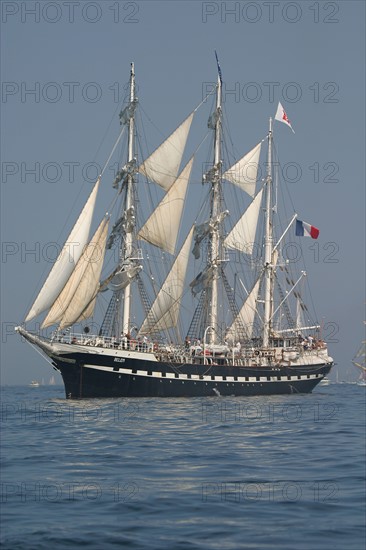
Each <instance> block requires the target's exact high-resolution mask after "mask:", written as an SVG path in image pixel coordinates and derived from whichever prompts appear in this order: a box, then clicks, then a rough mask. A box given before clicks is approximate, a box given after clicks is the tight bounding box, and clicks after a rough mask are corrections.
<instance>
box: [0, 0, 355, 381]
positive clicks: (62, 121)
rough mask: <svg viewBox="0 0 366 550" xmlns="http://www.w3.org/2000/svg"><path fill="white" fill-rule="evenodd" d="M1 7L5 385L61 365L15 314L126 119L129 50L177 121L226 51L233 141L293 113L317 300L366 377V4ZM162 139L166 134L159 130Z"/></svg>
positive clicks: (336, 351) (155, 108)
mask: <svg viewBox="0 0 366 550" xmlns="http://www.w3.org/2000/svg"><path fill="white" fill-rule="evenodd" d="M1 8H2V14H1V16H2V19H1V21H2V22H1V26H2V29H1V30H2V33H1V34H2V38H1V40H2V42H1V51H2V54H1V55H2V57H1V78H2V97H1V117H2V127H1V150H2V157H1V162H2V164H1V166H2V181H1V194H2V197H1V199H2V200H1V208H2V211H1V237H2V264H1V267H2V278H1V320H2V357H1V382H2V384H14V383H19V384H21V383H28V382H29V381H30V380H31V379H36V378H38V379H41V378H45V379H46V380H47V379H48V377H49V376H50V375H51V373H50V370H49V367H48V365H47V364H46V363H45V362H44V361H43V360H42V359H41V358H40V356H39V355H37V354H36V353H35V352H34V351H33V350H32V349H31V348H30V347H29V346H28V345H26V344H25V343H22V342H21V341H20V339H19V337H18V336H17V335H14V334H13V333H12V330H11V327H12V326H14V325H16V324H19V323H20V322H22V320H23V319H24V316H25V314H26V311H27V308H28V306H30V305H31V303H30V302H31V300H32V297H34V294H35V292H36V290H37V289H38V288H39V286H40V284H41V280H42V279H43V278H44V275H45V273H46V271H47V269H48V268H49V263H47V262H45V261H44V258H43V259H42V253H41V252H42V246H44V244H45V243H46V242H53V241H55V240H56V239H57V237H58V236H59V235H60V233H62V230H63V229H64V230H65V227H66V230H67V228H68V227H70V224H71V223H72V218H70V219H69V218H68V216H69V214H70V204H74V203H75V210H74V215H75V213H76V212H77V211H78V209H80V208H81V206H82V203H83V200H84V198H85V197H86V194H87V192H88V189H89V188H90V182H89V183H88V182H85V174H86V168H87V164H88V163H90V162H98V163H102V162H103V160H105V158H106V155H107V151H108V150H109V148H110V147H111V145H112V140H111V139H110V137H109V141H108V140H105V141H104V142H102V138H103V136H104V134H105V132H106V130H107V128H108V125H109V124H110V123H111V121H112V128H113V124H114V125H115V127H116V131H117V127H118V118H116V109H117V107H118V103H117V101H116V99H117V98H116V94H118V92H120V94H119V95H120V96H121V97H122V95H123V93H122V92H123V86H124V85H125V84H126V82H127V81H128V75H129V66H130V62H131V61H134V62H135V68H136V79H137V83H138V86H139V88H138V95H139V98H140V100H141V103H142V105H143V108H144V110H145V111H146V112H147V113H148V114H149V116H150V117H151V118H152V119H153V121H154V123H155V124H156V126H157V127H158V128H159V129H160V131H161V133H162V135H167V134H168V133H169V132H171V131H172V130H173V129H174V127H175V126H176V125H178V124H179V122H180V121H181V120H183V118H184V117H185V116H186V115H187V114H188V113H189V112H190V110H192V109H193V108H194V107H195V106H196V105H197V104H198V103H199V102H200V100H201V99H202V94H203V90H204V89H205V87H206V85H207V83H210V82H213V81H214V80H215V79H216V65H215V58H214V50H217V51H218V54H219V58H220V64H221V68H222V73H223V79H224V89H223V92H224V101H225V109H226V113H227V116H228V119H229V122H230V130H231V135H232V138H233V140H234V142H235V143H236V147H237V149H239V150H241V151H243V152H244V151H246V150H248V149H249V148H250V147H252V146H253V145H254V144H255V143H257V141H256V140H258V139H260V138H262V137H263V136H264V135H265V132H266V127H267V120H268V117H269V116H270V115H274V113H275V110H276V106H277V103H278V101H281V102H282V103H283V105H284V106H285V108H286V110H287V112H288V114H289V117H290V119H291V121H292V123H293V126H294V129H295V131H296V134H295V135H292V133H291V132H290V131H289V130H288V129H287V128H286V127H285V126H284V125H280V126H281V127H279V128H278V129H276V133H277V137H278V140H279V143H278V146H279V148H280V153H281V158H282V161H283V162H287V163H291V162H294V163H297V166H300V168H301V178H299V180H298V181H296V182H295V183H293V184H292V188H291V192H292V196H293V200H294V203H295V204H296V206H297V207H298V209H299V210H301V211H302V212H306V217H305V219H306V221H310V222H311V223H313V224H314V225H316V226H317V227H319V228H320V229H321V236H320V240H319V249H318V253H319V254H317V253H316V251H315V250H314V249H311V248H310V246H311V244H312V243H308V242H307V240H306V243H304V244H303V253H304V256H306V262H307V268H308V273H309V277H311V286H312V292H313V298H314V301H315V305H316V310H317V313H318V316H319V319H320V320H323V321H324V322H328V323H329V322H331V323H334V324H335V325H336V327H337V329H338V328H339V331H338V332H337V334H336V335H335V339H336V340H338V341H336V342H333V343H332V345H331V353H332V355H333V356H334V357H335V359H336V361H337V363H338V364H339V367H340V372H341V376H343V375H344V376H345V377H348V378H352V376H353V374H354V377H356V373H354V371H353V370H352V367H351V366H350V360H351V358H352V356H353V355H354V353H355V351H356V348H357V347H358V345H359V343H360V341H361V339H362V337H363V326H362V322H363V319H364V315H365V313H364V310H365V308H364V304H365V285H364V278H365V256H364V250H365V241H364V234H365V111H364V103H365V102H364V97H365V55H364V52H365V30H364V28H365V27H364V21H365V13H364V12H365V5H364V2H361V1H360V2H358V1H347V2H346V1H337V2H323V1H320V2H307V1H302V2H197V1H195V2H190V1H186V2H155V1H145V2H144V1H142V2H141V1H138V2H117V1H112V0H105V1H102V2H100V1H99V2H84V1H82V0H80V1H79V2H75V3H74V4H73V5H72V4H71V2H70V3H69V2H32V1H28V2H12V1H9V2H5V1H3V2H2V3H1ZM31 90H34V92H33V93H32V91H31ZM117 113H118V110H117ZM113 117H114V118H113ZM282 126H283V127H282ZM152 139H153V140H156V142H154V141H152V142H151V146H152V147H154V146H156V145H157V144H158V140H159V139H160V138H159V135H158V134H156V135H155V136H154V137H153V138H152ZM101 143H102V145H101ZM100 145H101V147H100ZM37 163H38V164H37ZM72 163H79V164H78V165H77V164H75V165H74V164H72ZM55 166H56V168H55ZM71 166H73V167H74V176H75V177H74V181H73V182H71V181H70V179H71V178H70V170H71ZM32 168H33V169H35V173H33V174H32V173H31V172H30V171H29V170H31V169H32ZM58 170H61V172H60V173H58ZM38 174H39V177H38ZM197 177H198V176H197ZM52 179H54V180H55V181H54V182H52ZM299 205H301V208H299ZM68 223H69V225H68ZM37 243H38V244H37ZM332 243H335V247H334V246H333V245H332ZM37 246H38V248H37ZM31 250H35V251H36V252H35V253H34V254H31V253H30V251H31ZM38 251H39V252H40V253H39V254H38ZM332 251H336V252H335V255H334V256H329V253H330V252H332ZM330 260H337V261H330Z"/></svg>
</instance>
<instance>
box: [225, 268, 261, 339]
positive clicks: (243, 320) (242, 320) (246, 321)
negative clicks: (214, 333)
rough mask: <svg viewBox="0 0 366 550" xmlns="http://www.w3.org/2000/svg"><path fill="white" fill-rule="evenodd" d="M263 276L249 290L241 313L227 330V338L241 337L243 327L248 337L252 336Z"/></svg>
mask: <svg viewBox="0 0 366 550" xmlns="http://www.w3.org/2000/svg"><path fill="white" fill-rule="evenodd" d="M260 281H261V277H259V279H258V280H257V282H256V283H255V285H254V287H253V288H252V290H251V291H250V292H249V294H248V296H247V298H246V300H245V302H244V304H243V306H242V308H241V310H240V312H239V314H238V315H237V317H236V318H235V319H234V321H233V323H232V325H231V326H230V327H229V328H228V330H227V332H226V336H225V338H226V339H230V340H233V341H234V340H237V339H239V337H240V335H241V333H242V332H243V328H244V329H245V335H246V337H247V338H251V337H252V333H253V326H254V317H255V314H256V311H257V308H256V302H257V298H258V292H259V285H260Z"/></svg>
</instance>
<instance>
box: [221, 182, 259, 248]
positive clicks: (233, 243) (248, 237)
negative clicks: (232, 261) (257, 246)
mask: <svg viewBox="0 0 366 550" xmlns="http://www.w3.org/2000/svg"><path fill="white" fill-rule="evenodd" d="M262 194H263V189H261V190H260V191H259V193H258V194H257V195H256V197H255V199H254V200H253V201H252V202H251V203H250V205H249V206H248V208H247V209H246V211H245V212H244V214H243V216H242V217H241V218H240V219H239V221H238V222H237V223H236V225H235V226H234V227H233V229H232V230H231V231H230V233H229V234H228V235H227V237H226V238H225V240H224V245H225V246H226V247H227V248H234V249H235V250H240V251H241V252H245V253H246V254H252V253H253V246H254V240H255V234H256V230H257V222H258V215H259V210H260V206H261V201H262Z"/></svg>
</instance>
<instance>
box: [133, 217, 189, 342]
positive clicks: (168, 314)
mask: <svg viewBox="0 0 366 550" xmlns="http://www.w3.org/2000/svg"><path fill="white" fill-rule="evenodd" d="M193 230H194V228H193V227H192V229H191V230H190V232H189V233H188V236H187V238H186V240H185V241H184V244H183V246H182V248H181V249H180V252H179V254H178V256H177V257H176V259H175V262H174V263H173V265H172V268H171V270H170V272H169V274H168V276H167V278H166V279H165V281H164V283H163V286H162V287H161V289H160V291H159V293H158V295H157V297H156V299H155V301H154V303H153V305H152V307H151V310H150V311H149V313H148V314H147V316H146V318H145V320H144V322H143V323H142V326H141V328H140V331H139V334H148V333H151V332H159V331H161V330H167V329H169V328H172V327H175V326H177V323H178V316H179V309H180V303H181V298H182V295H183V290H184V280H185V277H186V271H187V265H188V258H189V250H190V247H191V243H192V236H193Z"/></svg>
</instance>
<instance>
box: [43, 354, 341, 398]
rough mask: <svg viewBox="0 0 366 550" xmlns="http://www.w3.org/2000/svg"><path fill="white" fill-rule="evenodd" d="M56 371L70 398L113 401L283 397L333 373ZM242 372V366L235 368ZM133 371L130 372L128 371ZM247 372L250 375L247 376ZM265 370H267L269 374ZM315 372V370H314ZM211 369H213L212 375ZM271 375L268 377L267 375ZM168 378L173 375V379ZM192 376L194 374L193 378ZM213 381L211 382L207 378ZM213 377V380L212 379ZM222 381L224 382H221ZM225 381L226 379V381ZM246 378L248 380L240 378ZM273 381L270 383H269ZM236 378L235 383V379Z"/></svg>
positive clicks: (61, 366)
mask: <svg viewBox="0 0 366 550" xmlns="http://www.w3.org/2000/svg"><path fill="white" fill-rule="evenodd" d="M54 364H55V366H56V368H57V369H58V370H59V371H60V372H61V375H62V378H63V381H64V385H65V394H66V398H68V399H82V398H98V397H99V398H110V397H209V396H255V395H257V396H260V395H281V394H293V393H310V392H311V391H312V390H313V389H314V387H315V386H316V385H317V384H318V383H319V382H320V381H321V380H322V379H323V377H324V376H325V375H326V374H327V373H328V372H329V371H330V368H331V366H330V365H321V366H318V367H317V369H316V373H315V374H314V373H313V374H304V371H305V368H302V369H301V372H302V373H303V374H297V372H298V369H297V368H296V369H293V368H291V367H290V368H288V369H286V373H284V372H283V369H281V370H280V371H278V370H277V371H276V373H275V375H274V373H273V372H271V373H269V371H268V369H263V368H258V369H253V368H250V369H245V370H246V374H249V376H240V374H241V375H243V374H245V373H243V372H237V373H236V376H233V377H232V378H234V381H228V378H231V376H230V374H226V375H225V374H224V372H226V370H225V369H224V372H223V369H222V368H220V372H221V374H220V375H216V376H215V375H214V374H207V372H206V373H205V375H197V376H203V379H192V378H188V376H190V375H189V374H186V373H184V372H183V371H184V370H186V369H184V368H183V365H182V366H180V367H179V366H175V367H174V368H175V369H176V370H177V371H178V370H179V371H180V372H179V373H175V372H169V371H168V370H167V368H164V364H158V365H154V369H155V370H154V371H151V374H147V372H149V371H146V374H136V373H134V372H133V371H134V370H141V369H133V368H132V369H128V368H123V369H119V370H115V369H113V367H100V366H95V365H93V366H89V365H88V366H86V365H84V364H74V365H71V364H70V363H65V362H63V361H60V360H57V361H54ZM234 368H235V369H236V370H237V371H242V370H243V369H241V368H240V367H234ZM126 370H130V371H131V372H126ZM248 370H250V371H251V372H250V373H248ZM263 370H265V371H267V372H266V373H264V372H263ZM312 370H314V369H312ZM211 371H212V369H210V372H211ZM266 374H268V376H266ZM167 375H173V376H174V378H170V376H169V377H168V376H167ZM191 376H192V375H191ZM208 378H210V379H208ZM212 378H214V379H212ZM219 378H220V379H221V380H219ZM225 378H226V380H225ZM243 378H244V379H245V378H247V379H248V380H247V381H245V380H244V381H242V380H241V379H243ZM267 378H270V380H267ZM235 379H236V380H235Z"/></svg>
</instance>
